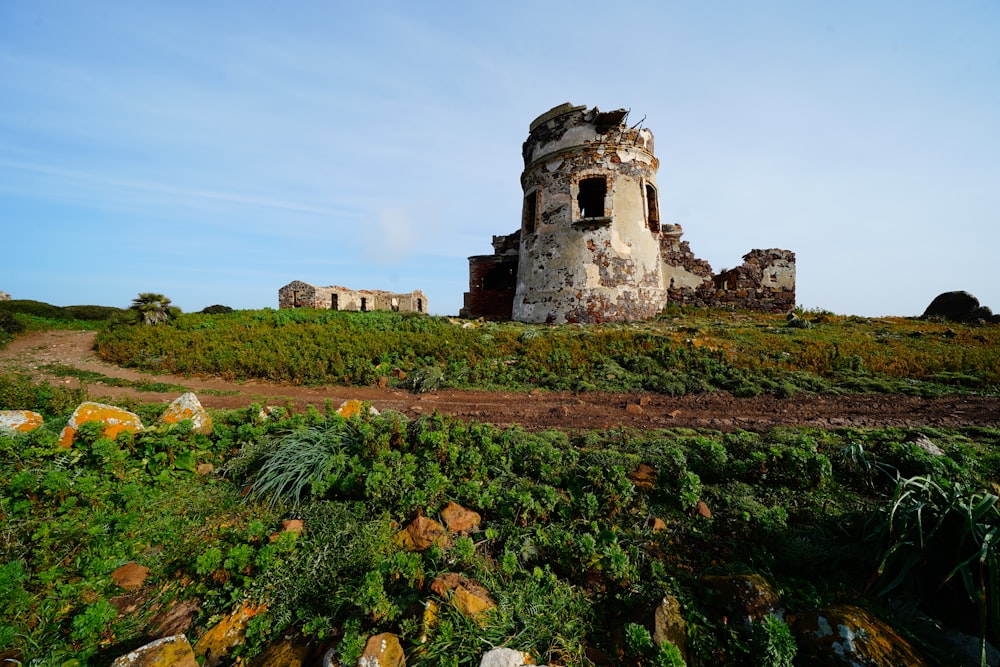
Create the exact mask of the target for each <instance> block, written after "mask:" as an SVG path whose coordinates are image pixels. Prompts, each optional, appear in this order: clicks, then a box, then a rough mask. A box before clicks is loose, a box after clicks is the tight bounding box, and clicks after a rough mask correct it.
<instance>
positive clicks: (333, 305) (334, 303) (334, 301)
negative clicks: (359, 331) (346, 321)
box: [330, 294, 340, 310]
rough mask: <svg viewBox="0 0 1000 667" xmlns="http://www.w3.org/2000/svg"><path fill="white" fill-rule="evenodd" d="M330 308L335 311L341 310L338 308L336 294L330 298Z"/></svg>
mask: <svg viewBox="0 0 1000 667" xmlns="http://www.w3.org/2000/svg"><path fill="white" fill-rule="evenodd" d="M330 308H331V309H333V310H340V308H338V300H337V295H336V294H332V295H331V296H330Z"/></svg>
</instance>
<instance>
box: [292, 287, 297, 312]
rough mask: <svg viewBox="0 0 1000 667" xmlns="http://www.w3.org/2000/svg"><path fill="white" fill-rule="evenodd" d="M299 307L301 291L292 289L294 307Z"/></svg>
mask: <svg viewBox="0 0 1000 667" xmlns="http://www.w3.org/2000/svg"><path fill="white" fill-rule="evenodd" d="M298 307H299V291H298V290H292V308H298Z"/></svg>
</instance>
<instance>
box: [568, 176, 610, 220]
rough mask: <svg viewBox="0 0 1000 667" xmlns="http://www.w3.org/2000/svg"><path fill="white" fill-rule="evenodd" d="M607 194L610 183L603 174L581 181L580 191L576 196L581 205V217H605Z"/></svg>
mask: <svg viewBox="0 0 1000 667" xmlns="http://www.w3.org/2000/svg"><path fill="white" fill-rule="evenodd" d="M607 194H608V184H607V181H605V180H604V177H603V176H598V177H596V178H585V179H583V180H582V181H580V193H579V194H578V195H577V196H576V201H577V203H578V204H579V205H580V217H581V218H603V217H604V197H605V196H606V195H607Z"/></svg>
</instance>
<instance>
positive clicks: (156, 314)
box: [129, 292, 175, 324]
mask: <svg viewBox="0 0 1000 667" xmlns="http://www.w3.org/2000/svg"><path fill="white" fill-rule="evenodd" d="M129 309H130V310H135V311H137V312H138V313H139V315H140V317H141V318H142V323H143V324H165V323H166V322H168V321H170V318H171V317H173V316H174V315H175V313H174V312H172V309H171V307H170V299H168V298H167V297H165V296H163V295H162V294H156V293H155V292H140V293H139V296H137V297H136V298H134V299H132V305H131V306H129Z"/></svg>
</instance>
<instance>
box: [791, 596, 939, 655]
mask: <svg viewBox="0 0 1000 667" xmlns="http://www.w3.org/2000/svg"><path fill="white" fill-rule="evenodd" d="M794 630H795V632H796V636H797V640H798V642H797V643H798V645H799V656H800V660H802V661H803V662H801V664H808V665H830V666H831V667H927V666H928V663H927V661H926V660H924V658H923V657H922V656H921V655H920V654H919V653H917V651H916V650H915V649H914V648H913V646H911V645H910V643H909V642H908V641H906V640H905V639H903V637H901V636H900V635H899V633H897V632H896V631H895V630H893V629H892V627H891V626H889V624H888V623H886V622H885V621H883V620H881V619H879V618H877V617H876V616H874V615H872V614H871V613H869V612H867V611H865V610H864V609H861V608H860V607H855V606H852V605H846V604H843V605H835V606H832V607H827V608H825V609H819V610H816V611H812V612H808V613H804V614H799V616H798V618H797V620H796V622H795V625H794Z"/></svg>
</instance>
